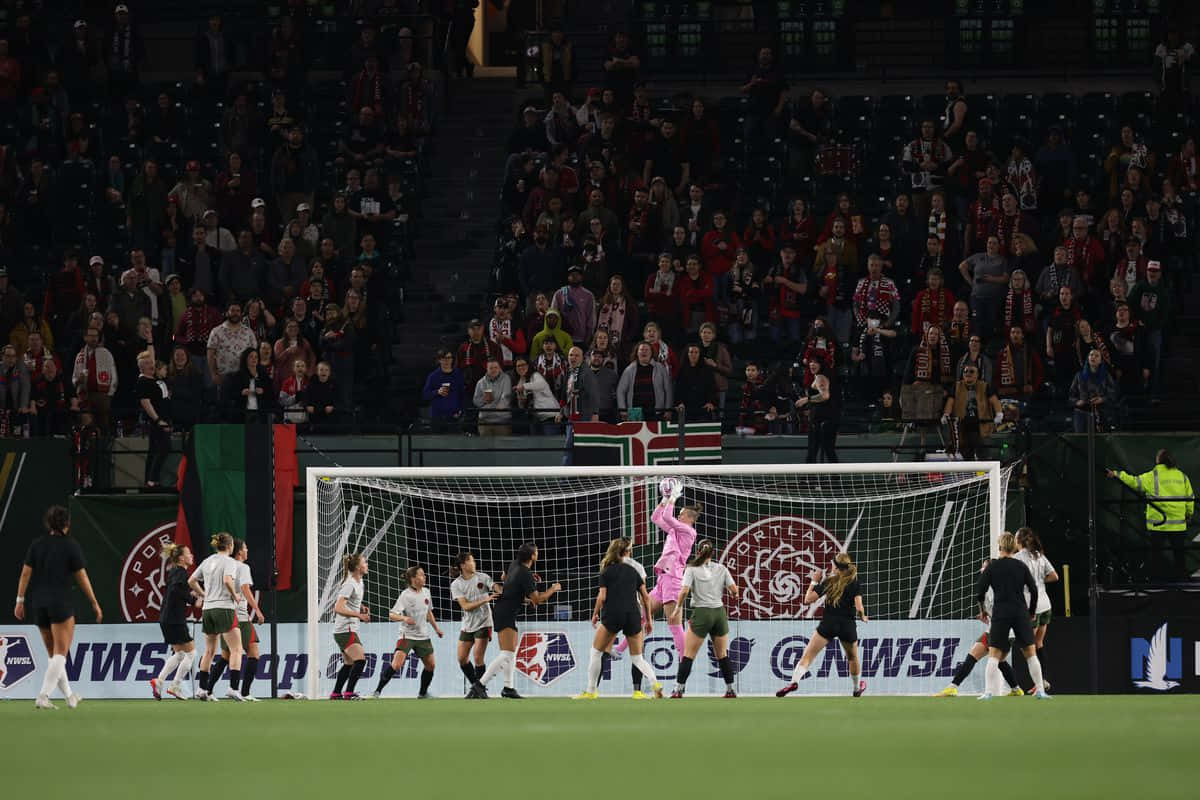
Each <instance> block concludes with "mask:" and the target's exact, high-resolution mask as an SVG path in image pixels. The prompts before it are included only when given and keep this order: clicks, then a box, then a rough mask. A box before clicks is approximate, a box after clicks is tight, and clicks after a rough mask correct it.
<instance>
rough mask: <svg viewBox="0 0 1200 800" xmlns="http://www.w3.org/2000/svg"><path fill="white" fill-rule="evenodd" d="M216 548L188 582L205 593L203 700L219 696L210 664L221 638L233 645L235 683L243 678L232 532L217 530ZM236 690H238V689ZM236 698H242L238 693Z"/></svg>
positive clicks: (200, 694)
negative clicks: (213, 686)
mask: <svg viewBox="0 0 1200 800" xmlns="http://www.w3.org/2000/svg"><path fill="white" fill-rule="evenodd" d="M210 544H211V545H212V548H213V549H214V550H216V552H215V553H213V554H212V555H211V556H209V557H208V558H206V559H204V561H202V562H201V563H200V567H199V569H197V570H196V571H195V572H194V573H192V577H191V578H190V579H189V580H188V585H189V586H191V587H192V591H194V592H195V593H196V594H197V595H200V596H201V603H202V607H203V608H204V612H203V615H202V616H201V621H202V626H203V630H204V656H203V657H202V658H201V659H200V670H199V672H197V673H196V677H197V678H198V679H199V682H200V689H199V690H198V691H197V692H196V698H197V699H199V700H216V699H217V698H215V697H213V695H212V693H211V692H210V691H209V690H208V685H209V680H208V668H209V667H211V666H212V662H213V657H214V656H215V655H216V654H217V642H218V640H220V639H224V640H225V643H226V644H227V645H228V646H229V677H230V680H231V681H232V682H233V683H235V684H236V683H237V681H238V680H240V679H241V669H242V632H241V631H240V630H238V626H237V599H238V591H237V567H238V563H237V562H236V561H234V560H233V558H232V556H231V554H232V553H233V537H232V536H230V535H229V534H228V533H217V534H214V535H213V537H212V540H211V541H210ZM234 694H237V693H236V692H235V693H234ZM234 699H241V695H240V694H238V695H237V697H236V698H234Z"/></svg>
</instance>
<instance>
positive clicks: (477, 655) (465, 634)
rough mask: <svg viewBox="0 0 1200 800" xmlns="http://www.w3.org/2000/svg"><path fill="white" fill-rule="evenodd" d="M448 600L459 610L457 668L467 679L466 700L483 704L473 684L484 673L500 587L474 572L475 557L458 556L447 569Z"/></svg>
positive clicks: (489, 577) (482, 698)
mask: <svg viewBox="0 0 1200 800" xmlns="http://www.w3.org/2000/svg"><path fill="white" fill-rule="evenodd" d="M450 576H451V577H452V578H454V582H453V583H451V584H450V599H452V600H453V601H454V602H456V603H458V607H459V608H461V609H462V612H463V616H462V629H461V630H460V632H459V634H458V666H459V669H461V670H462V673H463V677H465V678H466V679H467V686H469V687H470V689H469V690H468V692H467V699H468V700H486V699H487V690H486V689H484V690H483V691H484V694H483V696H480V694H479V690H478V688H477V687H476V684H477V683H478V682H479V679H480V678H482V677H483V673H484V672H486V671H487V664H486V663H484V660H483V657H484V654H485V653H486V652H487V646H488V642H490V641H491V640H492V600H494V599H496V597H498V596H499V594H500V585H499V584H498V583H496V582H495V581H493V580H492V578H491V576H490V575H488V574H487V573H486V572H480V571H478V570H477V569H475V556H474V554H472V553H470V552H464V553H459V554H458V556H457V557H456V558H455V559H454V566H452V567H450Z"/></svg>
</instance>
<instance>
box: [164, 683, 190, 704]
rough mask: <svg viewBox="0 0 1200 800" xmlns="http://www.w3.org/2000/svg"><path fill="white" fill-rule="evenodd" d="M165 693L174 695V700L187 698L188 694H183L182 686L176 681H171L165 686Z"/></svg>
mask: <svg viewBox="0 0 1200 800" xmlns="http://www.w3.org/2000/svg"><path fill="white" fill-rule="evenodd" d="M167 694H169V695H171V697H174V698H175V699H176V700H187V699H188V696H187V695H186V694H184V691H183V687H182V686H180V685H179V684H178V683H172V684H171V685H170V686H168V687H167Z"/></svg>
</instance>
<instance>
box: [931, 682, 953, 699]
mask: <svg viewBox="0 0 1200 800" xmlns="http://www.w3.org/2000/svg"><path fill="white" fill-rule="evenodd" d="M934 697H958V687H957V686H955V685H954V684H953V683H952V684H950V685H949V686H947V687H946V688H945V689H942V690H941V691H940V692H938V693H937V694H935V695H934Z"/></svg>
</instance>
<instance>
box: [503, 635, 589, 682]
mask: <svg viewBox="0 0 1200 800" xmlns="http://www.w3.org/2000/svg"><path fill="white" fill-rule="evenodd" d="M517 669H518V670H520V671H521V674H522V675H524V676H525V677H526V678H529V680H531V681H533V682H534V683H536V684H537V685H538V686H549V685H550V684H552V683H554V682H555V681H556V680H558V679H559V678H561V677H562V676H563V675H566V674H567V673H568V672H570V671H571V670H573V669H575V654H574V653H573V652H571V640H570V639H569V638H568V637H567V634H565V633H523V634H521V641H520V643H519V644H518V645H517Z"/></svg>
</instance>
